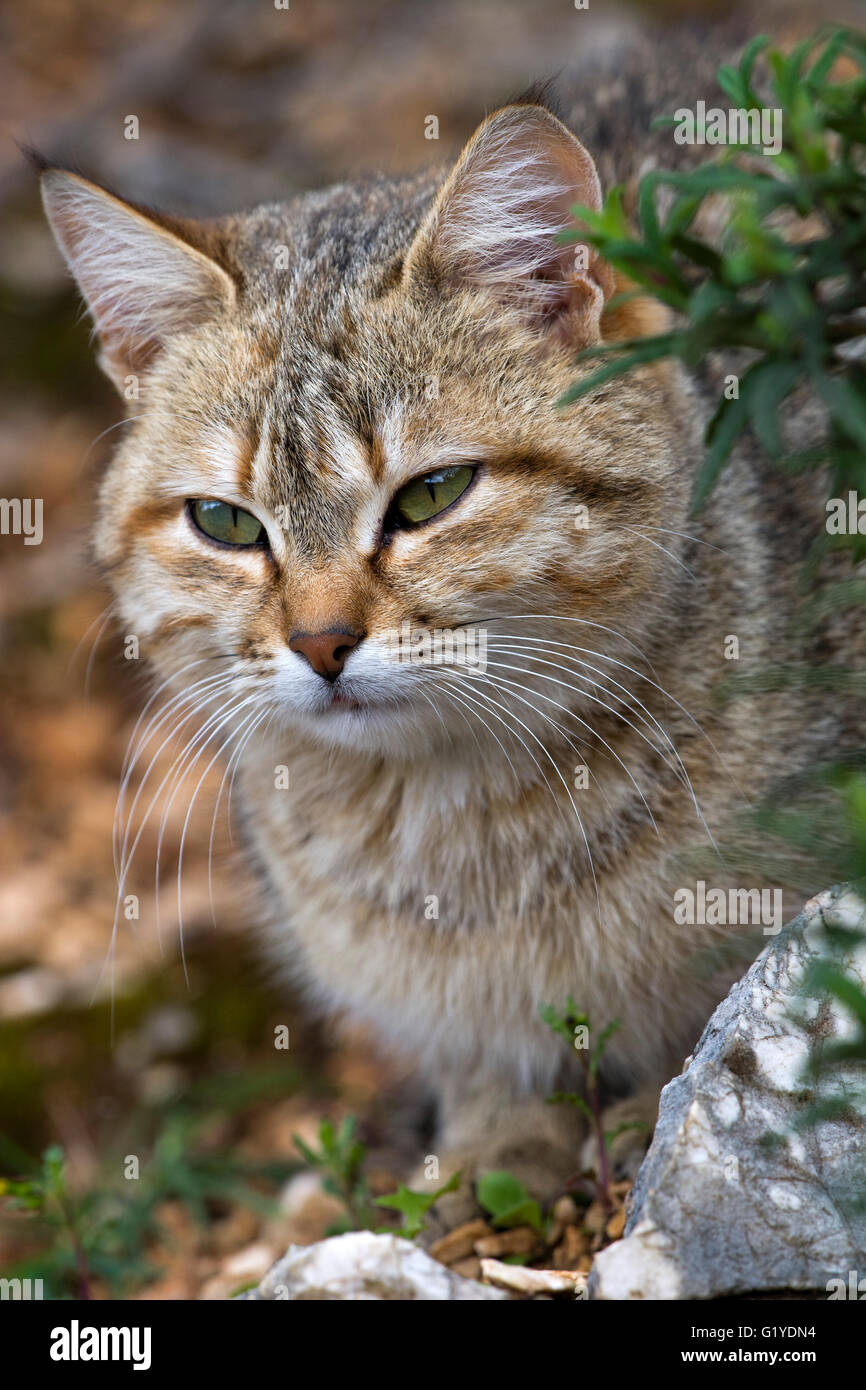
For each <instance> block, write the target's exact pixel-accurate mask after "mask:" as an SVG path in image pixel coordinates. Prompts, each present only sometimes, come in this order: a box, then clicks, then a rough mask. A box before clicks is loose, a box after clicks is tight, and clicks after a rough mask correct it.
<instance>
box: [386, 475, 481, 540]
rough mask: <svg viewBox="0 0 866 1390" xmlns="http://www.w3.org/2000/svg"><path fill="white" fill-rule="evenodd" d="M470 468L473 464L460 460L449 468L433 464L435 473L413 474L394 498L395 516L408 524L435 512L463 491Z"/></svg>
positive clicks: (436, 514)
mask: <svg viewBox="0 0 866 1390" xmlns="http://www.w3.org/2000/svg"><path fill="white" fill-rule="evenodd" d="M474 472H475V469H474V468H470V467H469V466H468V465H467V464H465V463H464V464H457V465H456V466H455V467H453V468H437V469H436V472H435V473H425V474H424V477H423V478H413V480H412V482H411V483H407V484H406V486H405V487H401V489H400V491H399V492H398V493H397V495H396V497H395V498H394V510H395V512H396V513H397V516H398V517H400V518H401V519H402V520H403V521H404V522H408V523H409V524H410V525H412V526H415V525H417V524H418V522H419V521H429V520H430V518H431V517H433V516H438V515H439V513H440V512H444V510H445V508H446V507H450V506H451V503H452V502H456V501H457V498H458V497H459V496H460V495H461V493H464V492H465V491H466V489H467V488H468V486H469V484H470V482H471V481H472V475H473V473H474Z"/></svg>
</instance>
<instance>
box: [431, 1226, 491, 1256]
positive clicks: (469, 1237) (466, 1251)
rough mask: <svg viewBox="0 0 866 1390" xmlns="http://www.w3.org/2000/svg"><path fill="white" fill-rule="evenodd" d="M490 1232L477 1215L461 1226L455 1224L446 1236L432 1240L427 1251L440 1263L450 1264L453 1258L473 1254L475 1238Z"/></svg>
mask: <svg viewBox="0 0 866 1390" xmlns="http://www.w3.org/2000/svg"><path fill="white" fill-rule="evenodd" d="M490 1234H491V1231H490V1227H489V1226H488V1224H487V1222H486V1221H484V1220H482V1218H481V1217H480V1216H479V1217H477V1218H476V1220H474V1221H464V1223H463V1225H462V1226H455V1227H454V1230H453V1231H449V1232H448V1234H447V1236H441V1237H440V1239H439V1240H434V1242H433V1244H432V1245H431V1246H430V1252H429V1253H430V1255H431V1256H432V1258H433V1259H434V1260H438V1261H439V1263H440V1264H443V1265H452V1264H454V1261H455V1260H465V1259H466V1257H467V1256H468V1255H474V1254H475V1242H476V1240H481V1239H482V1237H483V1236H489V1235H490Z"/></svg>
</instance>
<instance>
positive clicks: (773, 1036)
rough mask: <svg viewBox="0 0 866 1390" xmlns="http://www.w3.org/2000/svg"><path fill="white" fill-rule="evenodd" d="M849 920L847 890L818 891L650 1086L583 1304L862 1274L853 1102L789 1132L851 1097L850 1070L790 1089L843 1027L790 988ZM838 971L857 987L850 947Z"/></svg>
mask: <svg viewBox="0 0 866 1390" xmlns="http://www.w3.org/2000/svg"><path fill="white" fill-rule="evenodd" d="M863 919H864V910H863V905H862V903H860V901H859V900H858V899H857V898H856V897H855V896H854V895H853V894H852V893H851V892H850V890H848V891H844V892H840V891H839V890H830V891H829V892H827V893H822V894H820V895H819V896H818V897H817V898H814V899H812V901H811V902H810V903H809V904H807V907H806V909H805V910H804V912H803V913H802V914H801V916H800V917H798V918H797V919H796V921H795V922H793V923H791V924H790V925H789V926H788V927H787V928H786V929H785V930H784V931H783V932H782V933H781V934H780V935H779V936H778V937H776V938H774V939H773V940H772V941H771V942H769V943H768V945H767V946H766V947H765V949H764V951H762V953H761V955H760V956H759V957H758V959H757V960H756V961H755V963H754V965H753V966H752V967H751V969H750V970H749V971H748V972H747V973H746V975H744V977H743V979H742V980H740V981H739V983H738V984H736V985H735V986H734V988H733V989H732V990H731V992H730V993H729V995H728V997H727V998H726V999H725V1000H724V1001H723V1002H722V1003H721V1004H720V1005H719V1007H718V1009H717V1010H716V1012H715V1013H714V1014H713V1016H712V1018H711V1019H710V1021H709V1023H708V1024H707V1027H706V1029H705V1030H704V1033H703V1036H702V1037H701V1040H700V1042H699V1043H698V1045H697V1047H696V1048H695V1051H694V1053H693V1055H692V1058H691V1059H690V1062H689V1065H688V1067H687V1068H686V1069H685V1070H684V1071H683V1072H682V1073H681V1075H680V1076H677V1077H675V1078H674V1080H673V1081H671V1082H670V1083H669V1084H668V1085H667V1086H666V1087H665V1089H664V1090H663V1092H662V1097H661V1104H660V1108H659V1119H658V1125H657V1127H656V1132H655V1135H654V1137H653V1142H652V1145H651V1146H650V1149H649V1152H648V1154H647V1156H646V1159H645V1160H644V1163H643V1165H642V1167H641V1170H640V1172H639V1174H638V1177H637V1181H636V1183H635V1187H634V1191H633V1193H632V1204H631V1212H630V1216H629V1220H628V1223H627V1225H626V1229H625V1234H624V1237H623V1239H622V1240H621V1241H619V1242H617V1243H616V1244H614V1245H611V1246H609V1247H608V1248H607V1249H606V1250H603V1251H602V1252H601V1253H600V1254H599V1255H598V1256H597V1257H596V1259H595V1262H594V1264H593V1268H592V1271H591V1274H590V1278H589V1285H588V1291H589V1296H590V1298H596V1299H694V1298H718V1297H723V1296H725V1295H735V1294H741V1293H750V1292H755V1293H757V1292H761V1291H766V1292H771V1291H782V1290H815V1291H818V1292H821V1293H825V1294H826V1291H827V1287H828V1284H829V1281H830V1280H832V1279H840V1278H841V1279H845V1278H847V1276H848V1272H849V1271H850V1270H856V1269H863V1268H866V1202H864V1200H863V1199H864V1196H866V1193H864V1167H866V1114H860V1113H858V1111H857V1109H856V1108H852V1109H850V1110H849V1112H848V1113H847V1114H846V1115H843V1116H837V1117H835V1118H833V1119H825V1120H821V1121H820V1123H817V1124H814V1123H813V1124H811V1125H808V1126H806V1127H805V1128H803V1129H801V1130H799V1131H798V1130H796V1129H795V1124H796V1122H797V1120H798V1119H799V1118H801V1117H802V1116H803V1115H804V1113H805V1111H806V1110H807V1108H808V1107H809V1106H811V1105H812V1104H814V1102H815V1101H817V1100H820V1099H821V1098H822V1097H825V1096H826V1095H828V1094H831V1093H832V1094H838V1092H839V1091H842V1090H847V1094H848V1095H849V1096H850V1097H851V1098H852V1099H853V1100H856V1099H857V1096H858V1094H859V1096H860V1098H861V1101H862V1099H863V1089H864V1088H863V1075H862V1071H861V1072H859V1074H858V1073H857V1071H856V1070H855V1068H854V1067H853V1066H852V1067H840V1068H838V1069H837V1070H836V1071H835V1072H834V1074H833V1076H832V1077H830V1078H826V1079H822V1080H821V1081H820V1083H818V1084H815V1083H813V1082H810V1081H809V1080H808V1079H804V1075H803V1066H804V1063H805V1062H806V1060H807V1058H808V1057H809V1054H810V1047H811V1045H812V1043H813V1042H814V1041H815V1039H816V1038H817V1037H818V1036H819V1035H820V1037H821V1038H824V1039H829V1038H834V1039H836V1040H838V1039H839V1038H840V1037H842V1036H845V1035H846V1034H847V1033H848V1032H849V1031H850V1028H849V1023H848V1020H847V1017H846V1016H845V1015H840V1014H839V1013H838V1011H837V1010H835V1009H831V1008H827V1007H826V1006H825V1007H824V1008H823V1009H822V1010H821V1011H820V1013H816V1010H815V1009H814V1008H811V1009H810V1008H808V1007H804V1005H805V1004H806V1003H807V1001H806V1000H805V998H804V996H803V995H802V994H801V993H799V991H800V989H801V986H802V983H803V981H804V978H805V976H806V973H807V971H808V969H809V967H810V965H811V964H812V962H813V961H814V960H815V958H816V956H817V955H818V954H825V953H826V952H827V949H828V942H827V938H826V936H825V933H824V924H825V922H826V923H834V924H838V925H843V926H848V927H852V926H856V925H859V924H861V923H862V922H863ZM847 968H848V970H849V971H850V972H851V973H852V974H854V975H855V976H857V977H859V979H860V980H861V982H863V983H864V984H866V951H864V950H863V949H862V948H857V949H856V950H855V951H853V952H852V954H851V956H850V957H849V959H848V961H847ZM858 1088H859V1090H858ZM858 1190H859V1194H860V1204H859V1206H858V1205H857V1203H856V1201H855V1200H853V1199H854V1198H855V1194H856V1192H857V1191H858Z"/></svg>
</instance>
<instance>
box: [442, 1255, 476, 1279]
mask: <svg viewBox="0 0 866 1390" xmlns="http://www.w3.org/2000/svg"><path fill="white" fill-rule="evenodd" d="M448 1268H449V1269H450V1270H452V1271H453V1272H454V1274H459V1275H460V1277H461V1279H480V1278H481V1261H480V1260H479V1258H478V1256H477V1255H467V1256H466V1259H465V1260H456V1261H455V1262H454V1264H453V1265H449V1266H448Z"/></svg>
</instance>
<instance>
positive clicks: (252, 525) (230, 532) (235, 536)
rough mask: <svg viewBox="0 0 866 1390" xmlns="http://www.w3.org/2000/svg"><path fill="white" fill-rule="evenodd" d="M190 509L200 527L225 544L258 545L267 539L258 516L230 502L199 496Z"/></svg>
mask: <svg viewBox="0 0 866 1390" xmlns="http://www.w3.org/2000/svg"><path fill="white" fill-rule="evenodd" d="M190 510H191V512H192V519H193V521H194V522H195V524H196V526H197V527H198V529H199V530H200V531H204V533H205V535H206V536H210V538H211V540H213V541H222V543H223V545H256V544H258V543H259V542H260V541H263V540H264V539H265V528H264V526H263V525H262V523H261V522H260V521H259V520H258V518H257V517H254V516H252V515H251V514H250V513H249V512H244V511H242V510H241V508H240V507H232V506H230V505H229V503H228V502H215V501H213V500H212V499H211V498H204V499H203V498H199V499H198V500H197V501H194V502H191V503H190Z"/></svg>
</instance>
